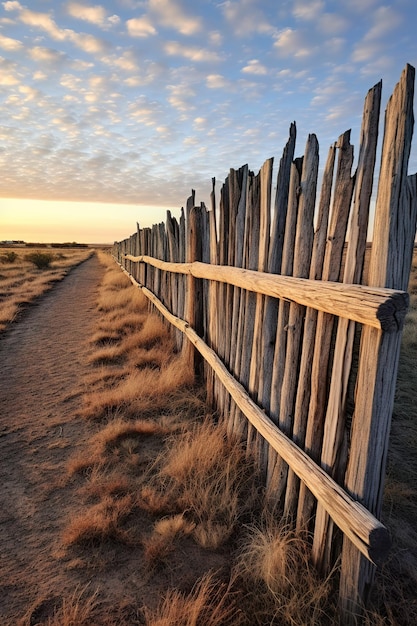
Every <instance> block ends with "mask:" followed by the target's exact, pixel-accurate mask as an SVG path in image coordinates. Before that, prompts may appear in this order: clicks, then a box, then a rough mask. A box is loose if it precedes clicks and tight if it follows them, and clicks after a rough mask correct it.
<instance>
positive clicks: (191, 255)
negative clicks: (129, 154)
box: [183, 207, 203, 372]
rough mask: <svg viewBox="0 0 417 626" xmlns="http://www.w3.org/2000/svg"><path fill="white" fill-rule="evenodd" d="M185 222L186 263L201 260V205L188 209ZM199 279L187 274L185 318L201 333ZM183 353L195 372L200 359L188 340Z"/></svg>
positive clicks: (201, 315)
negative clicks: (186, 221)
mask: <svg viewBox="0 0 417 626" xmlns="http://www.w3.org/2000/svg"><path fill="white" fill-rule="evenodd" d="M188 215H189V217H188V224H187V227H188V228H187V235H188V237H187V250H186V254H187V258H186V262H187V263H193V262H194V261H201V254H202V247H201V207H193V208H190V209H189V211H188ZM201 304H202V303H201V280H200V279H197V278H194V276H192V275H191V274H189V275H188V276H187V293H186V313H185V319H186V321H187V322H188V324H189V325H190V326H191V327H192V328H193V329H194V330H195V331H196V333H197V334H199V335H201V333H202V328H203V314H202V306H201ZM183 353H184V355H185V358H186V359H187V362H188V363H189V364H190V367H192V368H193V370H194V371H195V372H197V370H198V369H199V365H200V363H201V359H199V358H198V355H197V353H196V350H195V348H194V346H193V344H192V343H191V342H190V341H185V342H184V346H183Z"/></svg>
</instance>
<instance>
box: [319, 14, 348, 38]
mask: <svg viewBox="0 0 417 626" xmlns="http://www.w3.org/2000/svg"><path fill="white" fill-rule="evenodd" d="M349 26H350V22H349V20H348V19H347V18H346V17H345V16H344V15H341V14H340V13H323V15H321V16H320V19H319V20H318V22H317V28H318V29H319V30H320V31H321V32H323V33H325V34H326V35H335V34H337V33H342V32H344V31H346V30H347V29H348V28H349Z"/></svg>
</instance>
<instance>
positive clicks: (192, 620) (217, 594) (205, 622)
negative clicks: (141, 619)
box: [144, 572, 246, 626]
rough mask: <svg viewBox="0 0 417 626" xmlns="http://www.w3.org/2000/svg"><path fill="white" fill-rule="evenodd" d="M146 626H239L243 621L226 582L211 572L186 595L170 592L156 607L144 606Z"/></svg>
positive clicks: (243, 618)
mask: <svg viewBox="0 0 417 626" xmlns="http://www.w3.org/2000/svg"><path fill="white" fill-rule="evenodd" d="M144 613H145V620H146V626H219V625H220V624H221V625H223V626H228V625H230V626H239V625H241V624H244V623H246V620H245V616H244V615H243V613H242V611H241V610H240V609H239V608H238V603H237V599H236V597H235V596H234V595H233V594H232V593H231V591H230V587H229V586H228V585H225V584H222V583H219V581H218V580H216V578H215V576H214V575H213V574H212V573H210V572H209V573H207V574H206V575H205V576H204V577H203V578H202V579H201V580H199V581H197V583H196V584H195V586H194V588H193V590H192V591H191V593H190V594H189V595H184V594H182V593H180V592H178V591H175V590H173V591H170V592H169V593H168V594H167V595H166V597H165V598H164V600H163V601H162V602H161V604H160V605H159V606H158V608H157V609H156V610H150V609H147V608H145V611H144Z"/></svg>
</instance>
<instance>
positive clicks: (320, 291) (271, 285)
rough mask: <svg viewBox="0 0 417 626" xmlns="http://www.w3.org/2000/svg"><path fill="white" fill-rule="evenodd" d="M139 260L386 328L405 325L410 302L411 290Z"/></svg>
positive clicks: (195, 264) (197, 263)
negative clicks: (409, 293) (409, 294)
mask: <svg viewBox="0 0 417 626" xmlns="http://www.w3.org/2000/svg"><path fill="white" fill-rule="evenodd" d="M135 261H137V262H142V263H146V264H148V265H154V266H155V267H161V268H163V269H166V270H167V271H170V272H177V273H180V274H192V275H193V276H194V277H195V278H206V279H208V280H215V281H218V282H222V283H226V282H230V283H231V284H232V285H236V286H237V287H243V288H244V289H246V290H248V291H251V292H255V293H257V292H259V293H262V294H264V295H266V296H273V297H274V298H280V299H283V300H287V301H294V302H298V304H302V305H304V306H307V307H312V308H314V309H317V310H318V311H323V312H325V313H329V314H331V315H336V316H338V317H345V318H347V319H352V320H354V321H356V322H359V323H361V324H366V325H368V326H373V327H374V328H380V329H382V330H384V331H386V332H391V331H393V332H394V331H396V330H398V328H402V324H403V322H404V317H405V314H406V312H407V308H408V303H409V298H408V294H407V293H406V292H405V291H400V290H398V289H388V288H378V287H370V286H368V285H348V284H345V283H333V282H320V281H315V280H310V279H307V278H295V277H293V276H280V275H275V274H274V275H273V274H267V273H265V272H256V271H253V270H246V269H240V268H234V267H223V266H221V265H208V264H205V263H199V262H196V263H164V262H163V261H159V260H158V259H154V258H152V257H150V256H147V255H144V256H140V257H136V258H135Z"/></svg>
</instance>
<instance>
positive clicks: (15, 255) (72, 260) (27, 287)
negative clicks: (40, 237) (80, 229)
mask: <svg viewBox="0 0 417 626" xmlns="http://www.w3.org/2000/svg"><path fill="white" fill-rule="evenodd" d="M91 254H93V251H92V250H91V249H89V248H81V247H80V248H78V247H77V248H69V247H64V248H57V247H53V248H46V247H41V248H36V247H20V246H12V247H5V246H1V247H0V332H1V331H2V330H4V329H5V328H6V327H7V326H8V325H9V324H10V323H12V322H13V321H14V320H16V317H17V316H18V315H19V312H20V311H21V310H22V309H23V307H24V306H25V305H27V304H29V303H31V302H33V300H34V299H35V298H37V297H38V296H40V295H41V294H42V293H44V292H45V291H48V289H50V288H51V287H52V285H53V284H54V283H55V282H57V281H59V280H62V278H64V276H66V274H67V273H68V271H69V270H70V269H71V268H72V267H74V266H75V265H78V264H79V263H81V262H82V261H84V260H85V259H87V258H88V257H89V256H91ZM30 259H32V260H30ZM36 263H37V264H38V265H39V266H40V268H39V267H38V265H37V264H36Z"/></svg>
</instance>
